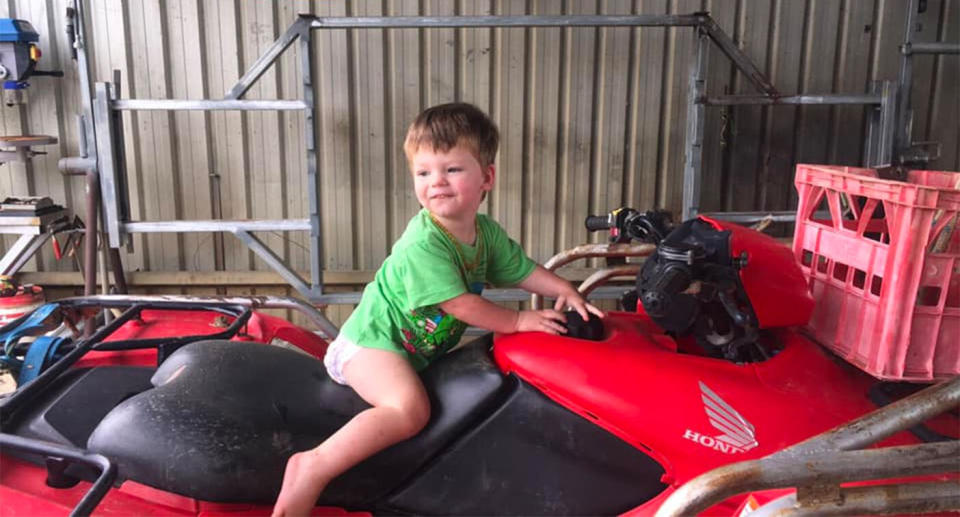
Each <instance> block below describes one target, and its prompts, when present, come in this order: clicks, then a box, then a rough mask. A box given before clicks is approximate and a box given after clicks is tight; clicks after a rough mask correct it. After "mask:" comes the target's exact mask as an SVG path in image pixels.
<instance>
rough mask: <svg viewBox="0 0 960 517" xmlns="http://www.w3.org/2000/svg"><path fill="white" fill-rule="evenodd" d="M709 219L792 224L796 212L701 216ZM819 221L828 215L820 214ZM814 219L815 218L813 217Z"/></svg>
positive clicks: (729, 213) (726, 213)
mask: <svg viewBox="0 0 960 517" xmlns="http://www.w3.org/2000/svg"><path fill="white" fill-rule="evenodd" d="M701 215H703V216H705V217H709V218H711V219H718V220H720V221H730V222H731V223H752V222H756V221H762V220H763V219H766V218H768V217H769V218H770V219H771V220H772V221H773V222H793V221H796V220H797V212H795V211H792V210H786V211H771V212H707V213H705V214H701ZM821 216H822V217H820V218H821V219H829V218H830V214H829V213H822V214H821ZM814 217H815V218H816V217H817V216H814Z"/></svg>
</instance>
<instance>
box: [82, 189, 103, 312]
mask: <svg viewBox="0 0 960 517" xmlns="http://www.w3.org/2000/svg"><path fill="white" fill-rule="evenodd" d="M86 180H87V181H86V184H85V186H84V188H85V193H86V197H87V220H86V221H85V222H84V224H86V228H85V231H84V239H85V240H84V241H83V294H84V295H86V296H90V295H92V294H94V293H95V292H96V289H97V238H98V237H99V233H98V232H97V218H98V215H99V213H100V174H99V173H97V171H96V170H92V171H89V172H87V175H86Z"/></svg>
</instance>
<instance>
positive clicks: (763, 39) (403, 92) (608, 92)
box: [0, 0, 960, 292]
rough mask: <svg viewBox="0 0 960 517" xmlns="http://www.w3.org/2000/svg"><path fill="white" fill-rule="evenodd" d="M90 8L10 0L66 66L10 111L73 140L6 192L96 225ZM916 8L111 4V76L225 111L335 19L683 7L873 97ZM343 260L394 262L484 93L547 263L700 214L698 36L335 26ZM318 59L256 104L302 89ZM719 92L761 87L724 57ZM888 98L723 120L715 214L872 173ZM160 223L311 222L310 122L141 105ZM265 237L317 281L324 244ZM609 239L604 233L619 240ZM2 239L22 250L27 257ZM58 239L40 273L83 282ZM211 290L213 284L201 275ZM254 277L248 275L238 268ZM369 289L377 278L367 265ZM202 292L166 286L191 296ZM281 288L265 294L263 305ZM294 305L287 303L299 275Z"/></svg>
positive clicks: (953, 152) (505, 196)
mask: <svg viewBox="0 0 960 517" xmlns="http://www.w3.org/2000/svg"><path fill="white" fill-rule="evenodd" d="M67 4H68V2H67V1H66V0H45V1H37V0H4V1H2V2H0V16H9V17H16V18H23V19H27V20H29V21H30V22H31V23H33V24H34V26H35V27H36V28H37V30H38V32H40V34H41V40H40V46H41V48H42V50H43V52H44V55H43V59H42V60H41V66H42V68H44V69H62V70H64V71H65V74H66V75H65V77H64V78H62V79H53V78H37V79H35V80H33V81H32V82H33V83H34V84H33V87H32V88H31V90H30V93H29V96H30V101H29V103H28V104H27V105H25V106H21V107H14V108H6V107H4V108H3V109H0V124H2V125H3V131H4V134H7V135H16V134H27V133H41V134H49V135H53V136H57V137H58V138H59V139H60V143H59V144H58V145H53V146H48V147H46V148H45V149H43V150H45V151H47V152H48V154H47V155H45V156H38V157H36V158H34V160H33V161H32V163H30V164H26V165H24V164H20V163H7V164H4V165H2V166H0V197H2V196H5V195H10V194H14V195H38V194H39V195H49V196H51V197H52V198H54V199H55V200H56V201H57V202H60V203H63V204H66V205H67V206H69V207H71V208H73V209H74V210H75V211H78V212H79V213H82V207H83V181H82V179H80V178H71V177H65V176H62V175H61V174H60V173H59V172H58V171H57V168H56V163H57V160H58V159H59V158H60V157H62V156H67V155H71V154H76V152H77V149H78V142H77V133H78V131H77V125H76V123H75V121H74V114H75V113H77V112H78V111H79V102H80V101H79V98H78V93H77V91H78V89H77V78H76V69H75V66H74V64H73V62H72V61H71V60H70V49H69V47H68V43H67V41H66V37H65V35H64V29H63V28H64V19H65V17H64V11H65V8H66V6H67ZM904 9H905V2H901V1H899V0H764V1H760V0H705V1H699V0H697V1H688V0H669V1H668V0H619V1H617V0H610V1H573V0H567V1H536V0H527V1H506V0H486V1H469V2H468V1H465V0H460V1H440V0H419V1H417V0H409V1H387V0H383V1H354V2H347V1H342V0H341V1H330V2H327V1H324V2H309V3H308V2H303V1H293V0H286V1H277V2H260V1H242V0H220V1H212V0H211V1H200V2H198V1H189V0H167V1H158V0H135V1H122V0H90V1H89V6H88V11H89V14H90V19H88V20H87V31H88V36H89V39H90V54H89V55H90V58H91V60H92V64H93V65H92V66H93V76H94V78H95V80H97V81H106V80H110V79H111V78H112V77H113V70H119V73H120V92H121V96H122V97H127V98H192V99H197V98H221V97H222V96H223V95H224V93H225V92H226V91H227V90H229V89H230V87H231V86H232V85H233V84H234V82H235V81H236V80H237V79H238V78H239V77H240V76H241V75H242V74H243V72H244V71H245V70H246V68H247V67H248V66H249V65H250V64H251V63H252V62H253V61H254V60H255V59H256V58H257V57H258V56H259V55H260V54H261V52H262V51H263V50H264V49H266V48H267V47H268V46H269V45H270V44H271V43H272V42H273V41H274V39H275V38H276V37H277V36H278V35H279V34H280V33H282V32H283V30H284V29H286V27H287V26H288V25H289V24H290V23H292V22H293V20H294V19H295V18H296V15H297V13H300V12H309V13H311V14H314V15H318V16H364V15H371V16H381V15H386V16H389V15H407V16H411V15H412V16H428V15H458V14H460V15H486V14H494V15H521V14H630V13H638V14H639V13H651V14H664V13H678V14H686V13H691V12H695V11H702V10H708V11H710V12H711V15H712V16H713V17H714V18H715V19H716V20H717V22H718V23H719V24H720V25H721V26H722V28H723V29H724V30H725V31H726V32H727V33H728V34H730V35H731V36H732V37H733V38H734V40H736V41H737V43H738V44H739V45H740V47H741V48H742V49H744V51H745V52H746V53H747V54H748V55H749V56H750V57H751V58H752V59H753V60H754V61H755V62H756V63H757V64H758V65H759V67H760V69H761V70H763V71H764V72H765V73H766V74H767V75H768V76H769V77H770V78H771V79H772V81H773V83H774V85H775V86H776V87H777V88H778V89H779V90H780V91H781V92H783V93H786V94H792V93H826V92H840V93H863V92H864V91H865V90H866V87H867V83H868V81H871V80H878V79H891V80H895V79H896V75H897V70H898V66H899V54H898V51H897V47H898V45H899V44H900V42H901V41H902V38H903V32H904V27H903V25H904V23H903V20H904V16H905V12H904ZM919 24H920V25H919V27H920V32H919V34H918V36H917V40H918V41H936V40H946V41H957V39H958V38H960V1H958V0H929V1H928V2H927V10H926V12H925V13H923V14H921V15H920V16H919ZM314 41H315V46H316V60H317V70H318V72H319V76H318V77H317V80H316V91H315V94H316V99H317V115H316V120H317V123H318V136H317V140H318V141H317V149H318V153H319V164H318V169H319V174H320V178H321V181H322V183H321V185H320V190H321V198H320V199H321V210H322V223H323V232H324V242H323V244H324V248H323V257H324V261H325V269H326V270H328V271H344V272H352V271H362V272H368V271H371V270H374V269H376V268H377V266H378V265H379V263H380V262H381V261H382V260H383V258H384V257H385V256H386V254H387V253H388V251H389V247H390V245H391V243H392V242H393V240H394V239H395V238H396V237H397V236H398V235H399V233H400V232H401V231H402V230H403V228H404V226H405V224H406V221H407V220H408V218H409V217H410V216H411V215H412V214H413V213H414V212H415V210H416V209H417V208H418V205H417V202H416V199H415V197H414V195H413V193H412V191H411V189H410V184H411V182H410V178H409V176H408V173H407V171H406V169H405V159H404V156H403V154H402V151H401V149H400V143H401V141H402V138H403V135H404V131H405V128H406V125H407V124H408V123H409V121H410V120H411V119H412V118H413V117H414V116H415V115H416V113H417V112H418V111H419V110H420V109H422V108H423V107H426V106H428V105H432V104H436V103H440V102H446V101H452V100H464V101H469V102H473V103H476V104H477V105H479V106H480V107H482V108H483V109H485V110H487V111H489V112H490V113H491V114H492V116H493V118H494V119H495V120H496V121H497V123H498V124H499V125H500V129H501V132H502V146H501V151H500V156H499V163H498V165H499V177H498V184H497V186H496V189H495V190H494V192H493V193H492V195H491V196H490V198H489V201H488V202H487V203H486V205H485V206H486V208H485V209H486V210H487V211H488V212H489V213H490V214H491V215H492V216H494V218H496V219H497V220H498V221H500V222H501V224H502V225H503V226H504V227H505V228H506V229H507V231H508V232H509V233H510V234H511V235H512V236H513V237H515V238H516V239H518V240H520V241H521V242H522V243H523V245H524V247H525V248H526V249H527V250H528V252H529V253H530V254H531V256H533V257H534V258H535V259H537V260H538V261H544V260H546V259H547V258H548V257H549V256H551V255H552V254H554V253H556V252H557V251H559V250H561V249H563V248H566V247H570V246H572V245H575V244H579V243H582V242H584V241H586V240H588V239H591V237H588V236H587V234H586V232H585V230H584V229H583V226H582V221H583V218H584V216H585V215H587V214H588V213H602V212H605V211H607V210H609V209H611V208H614V207H617V206H621V205H630V206H635V207H640V208H648V207H655V206H656V207H665V208H668V209H672V210H674V211H675V212H679V210H680V197H681V189H682V180H681V173H682V167H683V147H682V146H683V138H684V129H685V125H684V124H685V114H686V99H687V97H686V89H687V73H688V66H689V61H690V57H691V55H692V52H693V50H694V49H693V30H692V29H689V28H672V29H664V28H538V29H522V28H518V29H427V30H417V29H391V30H380V29H364V30H321V31H315V32H314ZM958 79H960V59H958V58H957V56H937V57H934V56H920V57H918V58H917V59H916V60H915V75H914V91H913V107H914V109H915V110H916V114H915V120H914V140H939V141H941V142H942V144H943V150H942V156H941V158H940V159H939V160H938V161H936V162H935V163H934V164H933V167H935V168H938V169H942V170H960V157H958V153H957V148H958V147H960V130H958V115H960V104H958V102H960V101H958V97H960V95H958V82H960V81H958ZM301 88H302V85H301V80H300V75H299V66H298V61H297V55H296V49H295V48H291V49H288V51H287V52H286V53H285V54H284V55H283V56H282V57H281V59H280V61H279V62H278V63H277V64H276V65H275V66H274V67H272V68H271V69H269V70H268V71H267V73H266V74H265V75H264V76H263V77H262V78H261V79H260V81H259V82H258V83H257V84H256V85H255V86H254V88H253V89H252V90H251V91H250V92H249V93H248V94H247V96H246V97H247V98H251V99H253V98H264V99H270V98H298V97H299V89H301ZM708 93H710V94H723V93H754V92H753V90H752V87H751V86H750V85H749V84H747V83H746V81H745V80H744V79H743V77H742V76H740V75H739V74H738V73H735V72H734V67H733V66H732V64H731V63H730V62H729V61H727V60H726V58H725V57H724V56H723V55H722V54H720V53H719V51H717V50H716V49H712V50H711V58H710V81H709V83H708ZM864 113H865V108H862V107H851V106H842V107H825V106H807V107H798V106H777V107H759V106H755V107H727V108H719V107H717V108H708V121H707V126H706V128H707V130H706V142H705V149H706V152H705V156H704V161H705V167H704V184H703V194H702V196H703V197H702V200H701V203H700V206H701V209H702V210H704V211H710V210H759V209H770V210H789V209H792V208H793V207H794V206H795V194H794V191H793V186H792V178H793V166H794V164H795V163H797V162H814V163H835V164H859V163H860V157H861V153H862V147H863V145H862V140H863V134H864V131H865V127H864V126H865V124H864ZM124 117H125V128H126V140H125V150H126V156H127V170H128V178H129V185H130V202H131V210H132V213H133V217H134V218H135V219H136V220H173V219H213V218H220V217H222V218H225V219H248V218H269V219H279V218H303V217H305V216H306V213H307V207H306V194H305V189H306V188H307V185H306V174H305V172H304V171H305V170H306V165H305V163H304V161H305V157H304V152H303V147H304V144H303V140H304V137H303V117H302V114H300V113H296V112H293V113H272V112H247V113H240V112H208V113H204V112H176V113H167V112H138V113H129V112H127V113H125V114H124ZM261 238H262V239H263V240H264V241H265V242H267V243H268V244H270V245H271V246H272V247H273V249H274V250H276V251H277V253H278V254H279V255H280V256H282V257H284V258H285V259H286V260H287V261H288V262H289V263H290V264H292V266H293V267H294V268H296V269H299V270H306V269H308V268H309V266H308V263H307V260H308V251H307V249H306V235H305V234H302V233H297V232H290V233H287V234H280V233H275V234H266V235H261ZM597 238H598V237H597V236H594V237H592V239H594V240H596V239H597ZM133 241H134V245H133V250H132V251H131V252H129V253H124V254H123V258H124V265H125V268H126V269H127V270H137V271H200V272H206V271H217V270H222V271H239V272H243V271H253V270H263V269H266V267H265V266H264V265H263V264H262V263H261V262H259V260H257V259H256V258H255V257H254V256H253V254H252V253H250V252H249V251H248V250H247V249H246V248H245V247H243V246H242V245H241V244H240V243H239V241H236V240H235V239H233V238H232V237H231V236H229V235H226V236H220V235H215V234H181V235H176V234H164V235H158V234H151V235H144V234H137V235H135V236H134V238H133ZM11 243H12V240H11V239H10V238H9V237H8V238H5V239H3V240H0V252H2V251H3V249H4V247H5V246H9V245H10V244H11ZM73 269H74V268H73V266H72V265H71V264H69V263H67V262H65V261H61V262H56V261H55V260H54V259H53V257H52V252H50V250H49V247H48V248H47V249H46V250H45V251H44V253H43V254H42V256H40V257H39V258H38V259H36V260H35V261H32V262H31V264H30V265H28V267H27V268H26V270H28V271H29V270H38V271H72V270H73ZM177 278H189V277H182V276H181V277H177ZM233 278H242V277H236V276H234V277H233ZM358 278H361V279H362V278H363V275H360V276H359V277H358ZM185 289H187V288H186V287H184V286H182V285H172V286H168V287H166V288H165V287H163V286H157V287H155V288H153V290H154V291H157V290H160V291H162V290H168V291H173V292H179V291H182V290H185ZM263 289H264V288H261V292H262V291H263ZM270 289H273V290H274V291H277V292H286V291H287V290H286V289H285V288H284V287H282V286H279V285H273V287H270Z"/></svg>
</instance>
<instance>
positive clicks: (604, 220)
mask: <svg viewBox="0 0 960 517" xmlns="http://www.w3.org/2000/svg"><path fill="white" fill-rule="evenodd" d="M583 225H584V226H586V227H587V231H588V232H598V231H600V230H607V229H609V228H610V216H607V215H588V216H587V219H586V220H585V221H584V222H583Z"/></svg>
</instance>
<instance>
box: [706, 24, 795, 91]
mask: <svg viewBox="0 0 960 517" xmlns="http://www.w3.org/2000/svg"><path fill="white" fill-rule="evenodd" d="M702 26H703V28H704V29H706V31H707V34H708V35H709V36H710V39H712V40H713V42H714V43H716V44H717V46H718V47H720V51H721V52H723V53H724V54H725V55H726V56H727V57H728V58H730V60H731V61H733V64H734V65H736V66H737V68H738V69H739V70H740V71H741V72H743V75H744V76H745V77H746V78H747V80H749V81H750V82H751V83H753V85H754V86H755V87H756V88H757V89H758V90H760V92H761V93H763V94H765V95H779V93H780V92H778V91H777V89H776V88H775V87H774V86H773V84H772V83H771V82H770V79H767V76H765V75H763V72H761V71H760V69H759V68H757V65H755V64H754V63H753V61H752V60H751V59H750V57H749V56H747V55H746V54H744V53H743V51H742V50H740V47H739V46H738V45H737V43H736V42H735V41H733V39H731V38H730V36H728V35H727V33H726V32H723V29H722V28H720V26H719V25H717V22H715V21H714V20H713V18H711V17H709V16H705V17H704V22H703V25H702Z"/></svg>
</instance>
